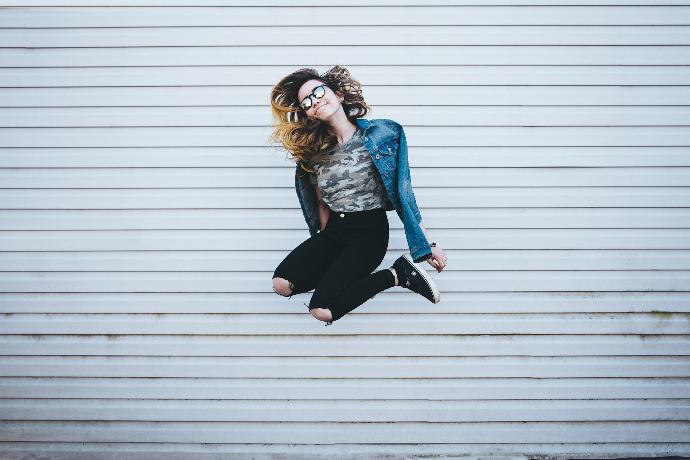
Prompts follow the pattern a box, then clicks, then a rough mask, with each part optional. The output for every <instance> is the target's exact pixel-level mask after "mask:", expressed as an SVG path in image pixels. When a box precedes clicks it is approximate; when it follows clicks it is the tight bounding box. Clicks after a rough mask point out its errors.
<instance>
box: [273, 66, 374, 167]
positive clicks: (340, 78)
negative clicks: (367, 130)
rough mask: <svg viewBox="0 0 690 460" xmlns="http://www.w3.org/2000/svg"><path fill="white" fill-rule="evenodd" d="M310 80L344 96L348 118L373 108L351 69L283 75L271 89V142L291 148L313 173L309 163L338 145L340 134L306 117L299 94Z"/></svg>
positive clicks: (337, 68)
mask: <svg viewBox="0 0 690 460" xmlns="http://www.w3.org/2000/svg"><path fill="white" fill-rule="evenodd" d="M309 80H319V81H321V82H323V83H325V84H326V85H327V86H328V87H329V88H330V89H331V90H332V91H333V92H334V93H336V94H338V95H339V96H341V97H343V98H344V99H343V101H342V106H343V110H344V111H345V115H346V116H347V118H348V120H350V121H351V122H352V123H354V120H355V119H357V118H361V117H363V116H365V115H366V114H367V113H368V112H369V111H370V110H371V108H370V107H369V106H368V105H367V103H366V102H365V101H364V98H363V97H362V89H361V85H360V83H359V82H358V81H357V80H355V79H354V78H353V77H352V75H351V74H350V71H349V70H347V69H346V68H345V67H343V66H339V65H336V66H334V67H333V68H331V69H330V70H328V71H327V72H325V73H323V74H322V75H319V73H318V72H317V71H316V70H315V69H312V68H302V69H299V70H297V71H295V72H292V73H291V74H289V75H287V76H286V77H283V78H282V79H281V80H280V81H279V82H278V83H277V84H276V85H275V86H274V87H273V89H272V90H271V112H272V114H273V120H274V125H273V132H272V133H271V136H270V137H269V140H270V142H275V141H279V142H280V143H281V144H282V145H283V147H284V148H285V149H286V150H288V151H289V152H290V153H291V154H292V156H293V157H294V158H296V159H297V163H298V164H299V165H300V167H301V168H302V169H303V170H304V171H309V172H314V170H311V169H309V168H308V167H307V166H306V163H309V160H310V159H311V158H312V157H313V156H314V155H317V154H318V153H319V152H322V151H324V150H327V149H330V148H332V147H334V146H336V145H337V144H338V138H337V136H336V135H335V134H334V133H333V132H332V131H331V128H330V125H329V124H328V123H326V122H325V121H322V120H318V119H313V118H309V117H307V115H306V113H305V111H304V109H302V108H301V107H300V101H299V100H298V98H297V93H298V91H299V89H300V88H301V87H302V85H303V84H304V83H305V82H307V81H309Z"/></svg>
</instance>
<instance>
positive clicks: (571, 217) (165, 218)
mask: <svg viewBox="0 0 690 460" xmlns="http://www.w3.org/2000/svg"><path fill="white" fill-rule="evenodd" d="M422 210H423V211H424V223H425V224H424V225H425V226H427V227H428V228H434V227H437V226H438V227H441V226H442V225H443V222H448V221H450V220H452V221H458V222H465V223H466V224H465V225H464V227H465V228H488V227H489V226H491V227H492V228H531V229H536V228H554V227H556V228H572V229H575V228H620V227H624V228H649V227H652V228H688V227H690V213H688V212H687V211H686V210H685V209H684V208H632V209H631V208H620V209H610V208H584V209H580V208H572V209H568V208H558V209H539V208H515V209H472V208H469V209H440V208H432V209H426V208H422ZM393 213H394V211H390V214H388V217H389V223H388V225H389V228H390V229H391V230H392V231H394V230H402V229H403V226H402V225H403V224H402V222H401V221H400V218H394V216H393ZM396 216H397V214H396ZM276 221H278V222H280V227H281V228H282V229H291V230H302V229H306V223H305V222H304V218H303V216H302V215H298V214H297V213H295V210H294V209H289V210H281V211H274V210H270V209H267V210H263V209H255V210H251V211H250V210H245V209H228V210H215V209H214V210H204V209H198V210H188V209H179V210H163V209H152V210H134V209H131V210H90V211H85V210H3V211H0V230H15V231H16V230H24V231H27V230H72V231H74V230H132V229H142V230H143V229H148V230H166V229H174V230H194V229H212V230H218V229H222V230H230V229H232V230H242V229H246V228H252V229H259V230H271V229H275V228H276V227H277V226H276ZM446 249H452V248H446ZM680 254H684V255H683V257H687V253H682V252H681V253H679V255H680ZM188 255H189V254H188V253H185V254H180V255H177V256H175V257H176V258H180V259H181V260H183V261H184V263H188V262H191V261H192V260H191V259H189V258H188V257H187V256H188ZM28 256H29V257H34V256H31V255H28ZM47 256H48V257H51V256H50V255H47ZM124 256H125V257H128V255H124ZM14 257H15V255H13V254H0V258H2V259H3V260H6V261H11V260H12V259H13V258H14ZM44 257H46V255H43V256H41V261H45V262H48V260H46V259H44ZM77 257H79V256H78V255H77ZM206 257H207V256H206V255H204V256H203V258H204V259H205V258H206ZM223 257H225V256H223ZM235 257H239V258H241V259H243V262H242V264H244V263H245V262H246V263H251V262H250V261H249V260H246V258H245V257H244V256H243V255H241V254H239V255H233V258H235ZM253 257H257V258H258V259H265V257H264V256H263V255H262V254H255V255H253ZM482 257H487V259H488V260H492V259H493V256H491V255H489V256H487V255H486V254H484V255H482ZM513 257H515V254H510V253H508V254H506V255H505V257H504V258H502V261H501V263H510V259H512V258H513ZM567 257H568V258H569V259H570V258H572V257H573V255H572V254H568V256H567ZM574 257H575V260H577V258H579V257H583V258H584V257H588V256H586V255H584V254H582V256H580V255H577V254H576V255H575V256H574ZM8 258H10V259H8ZM674 258H675V254H674V255H673V256H672V259H670V260H669V259H665V262H670V261H671V260H673V259H674ZM219 260H220V259H219ZM82 262H86V263H88V260H85V259H82V260H81V261H80V263H82ZM141 262H142V263H144V264H147V263H154V264H155V263H156V262H157V261H156V260H150V261H149V262H146V261H143V260H142V261H141ZM170 262H172V263H175V260H171V259H169V258H168V259H167V260H165V263H166V264H167V263H170ZM227 262H228V263H232V261H227ZM139 263H140V262H137V264H139ZM271 263H273V256H271ZM688 263H690V259H688ZM684 267H686V266H684ZM659 268H660V267H659ZM669 268H670V267H669ZM686 268H690V266H687V267H686Z"/></svg>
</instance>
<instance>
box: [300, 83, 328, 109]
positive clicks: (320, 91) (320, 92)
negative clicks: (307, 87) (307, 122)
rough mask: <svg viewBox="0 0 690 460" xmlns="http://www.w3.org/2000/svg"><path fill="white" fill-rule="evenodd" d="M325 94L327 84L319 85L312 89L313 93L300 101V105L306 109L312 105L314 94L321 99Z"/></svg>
mask: <svg viewBox="0 0 690 460" xmlns="http://www.w3.org/2000/svg"><path fill="white" fill-rule="evenodd" d="M325 95H326V85H319V86H317V87H316V88H314V89H313V90H312V91H311V94H309V95H308V96H307V97H305V98H304V99H302V102H300V104H299V106H300V107H302V108H303V109H304V110H307V109H308V108H309V107H311V97H312V96H314V97H315V98H316V99H321V98H322V97H324V96H325Z"/></svg>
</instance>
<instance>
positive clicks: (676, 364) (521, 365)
mask: <svg viewBox="0 0 690 460" xmlns="http://www.w3.org/2000/svg"><path fill="white" fill-rule="evenodd" d="M247 333H250V330H248V331H247ZM280 363H281V364H280V365H278V364H276V359H275V357H272V356H269V357H255V356H251V357H224V356H212V357H206V356H187V357H151V356H138V357H129V356H128V357H120V356H99V357H90V356H85V357H80V356H75V357H72V356H60V357H55V356H45V357H28V356H19V357H4V356H0V376H3V377H4V376H11V377H18V376H22V377H48V376H53V377H206V378H219V377H220V378H247V377H251V378H280V379H289V378H297V377H298V378H314V379H319V378H360V379H371V378H386V379H389V378H415V379H417V378H425V379H445V378H460V377H462V378H474V377H485V378H487V377H494V378H504V377H523V378H560V377H590V378H593V377H619V378H621V377H656V378H661V377H683V378H687V377H688V376H689V375H690V374H689V373H690V363H688V360H687V359H684V357H677V358H674V357H667V356H657V357H640V356H616V357H605V356H583V357H567V356H566V357H564V356H552V357H541V356H505V357H438V356H434V357H428V356H424V357H404V356H401V357H387V356H382V357H359V356H352V357H350V356H338V357H327V356H324V357H321V356H314V357H280ZM336 363H337V365H336ZM360 398H361V394H360ZM688 428H690V426H689V427H688ZM0 433H2V429H0Z"/></svg>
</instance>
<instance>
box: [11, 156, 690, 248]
mask: <svg viewBox="0 0 690 460" xmlns="http://www.w3.org/2000/svg"><path fill="white" fill-rule="evenodd" d="M293 171H294V168H293V170H292V171H290V174H293ZM556 192H557V193H556ZM415 196H416V197H417V200H418V203H419V205H420V206H421V207H422V209H428V208H453V207H457V208H465V207H470V208H489V209H490V208H494V207H510V208H525V207H562V208H569V207H587V208H603V207H626V208H649V207H654V206H658V205H659V203H664V205H665V206H667V207H690V193H688V187H625V186H618V187H591V186H588V187H484V186H481V187H462V188H458V187H435V188H424V187H418V186H417V185H416V182H415ZM0 207H1V208H3V209H39V210H43V209H67V210H71V209H84V210H86V209H152V208H153V209H181V208H203V209H243V210H244V211H243V212H247V213H249V212H252V210H261V209H276V208H277V209H292V210H293V212H296V213H297V215H298V216H299V215H301V210H300V208H299V202H298V200H297V196H296V195H295V191H294V186H292V187H280V188H278V187H275V188H268V187H265V188H251V189H247V188H227V187H219V188H215V189H201V188H197V189H185V188H174V189H155V188H148V189H119V190H110V189H94V188H92V189H88V192H87V193H85V192H84V190H82V189H0ZM387 214H388V220H389V223H391V222H394V221H395V219H396V218H397V217H396V215H397V214H396V215H394V214H395V212H394V211H389V212H388V213H387ZM424 215H426V214H424ZM463 225H464V226H468V225H469V226H471V223H463ZM300 228H301V229H302V230H303V231H304V232H299V233H297V234H296V235H298V236H294V238H297V237H301V236H303V235H304V234H305V232H306V234H307V235H309V233H308V231H307V228H306V223H305V224H304V225H302V226H301V227H300ZM1 242H2V240H0V243H1Z"/></svg>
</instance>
